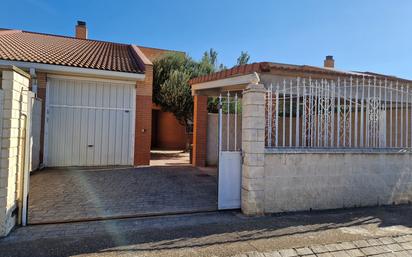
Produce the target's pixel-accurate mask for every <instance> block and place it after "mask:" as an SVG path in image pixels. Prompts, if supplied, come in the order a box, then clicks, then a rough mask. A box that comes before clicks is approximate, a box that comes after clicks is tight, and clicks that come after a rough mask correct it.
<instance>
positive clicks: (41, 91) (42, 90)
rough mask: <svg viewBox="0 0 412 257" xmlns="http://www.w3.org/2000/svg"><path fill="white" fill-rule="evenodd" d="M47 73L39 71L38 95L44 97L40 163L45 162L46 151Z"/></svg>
mask: <svg viewBox="0 0 412 257" xmlns="http://www.w3.org/2000/svg"><path fill="white" fill-rule="evenodd" d="M46 78H47V75H46V73H40V72H39V73H37V97H38V98H40V99H42V102H43V104H42V107H41V117H42V119H41V130H40V163H43V158H44V156H43V152H44V122H45V120H44V117H46V85H47V79H46Z"/></svg>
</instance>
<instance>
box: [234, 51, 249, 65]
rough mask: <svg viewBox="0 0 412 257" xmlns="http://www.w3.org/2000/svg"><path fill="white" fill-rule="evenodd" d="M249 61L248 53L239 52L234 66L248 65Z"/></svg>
mask: <svg viewBox="0 0 412 257" xmlns="http://www.w3.org/2000/svg"><path fill="white" fill-rule="evenodd" d="M249 60H250V55H249V53H248V52H243V51H242V52H241V53H240V56H239V58H237V64H236V66H240V65H244V64H248V63H249Z"/></svg>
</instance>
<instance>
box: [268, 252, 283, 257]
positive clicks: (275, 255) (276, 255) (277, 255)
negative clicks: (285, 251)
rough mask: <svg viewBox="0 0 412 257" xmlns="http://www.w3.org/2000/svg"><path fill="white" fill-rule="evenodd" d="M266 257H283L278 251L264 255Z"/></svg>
mask: <svg viewBox="0 0 412 257" xmlns="http://www.w3.org/2000/svg"><path fill="white" fill-rule="evenodd" d="M264 255H265V257H282V255H280V253H279V252H278V251H273V252H268V253H264Z"/></svg>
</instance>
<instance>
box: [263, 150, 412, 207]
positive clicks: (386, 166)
mask: <svg viewBox="0 0 412 257" xmlns="http://www.w3.org/2000/svg"><path fill="white" fill-rule="evenodd" d="M411 164H412V155H411V154H405V153H387V154H384V153H282V154H281V153H266V154H265V179H264V181H265V182H264V183H265V184H264V188H265V200H264V201H265V204H264V206H265V207H264V208H265V212H266V213H276V212H289V211H307V210H310V209H313V210H322V209H336V208H346V207H359V206H374V205H389V204H402V203H410V202H412V165H411Z"/></svg>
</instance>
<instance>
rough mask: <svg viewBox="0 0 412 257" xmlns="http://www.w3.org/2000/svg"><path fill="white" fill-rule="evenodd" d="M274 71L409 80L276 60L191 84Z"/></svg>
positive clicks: (228, 70) (211, 76) (237, 67)
mask: <svg viewBox="0 0 412 257" xmlns="http://www.w3.org/2000/svg"><path fill="white" fill-rule="evenodd" d="M273 71H289V72H296V73H298V74H301V73H306V74H317V75H330V76H337V77H338V76H342V77H344V76H346V77H347V76H353V77H378V78H383V79H385V78H386V79H388V80H402V81H408V82H410V81H409V80H405V79H401V78H397V77H394V76H388V75H383V74H378V73H371V72H356V71H343V70H338V69H335V68H324V67H316V66H310V65H293V64H283V63H274V62H259V63H252V64H245V65H240V66H236V67H233V68H231V69H227V70H223V71H219V72H215V73H212V74H208V75H205V76H201V77H197V78H194V79H192V80H190V82H189V83H190V84H191V85H193V84H199V83H204V82H209V81H214V80H219V79H225V78H230V77H235V76H241V75H246V74H250V73H253V72H257V73H270V72H273Z"/></svg>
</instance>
